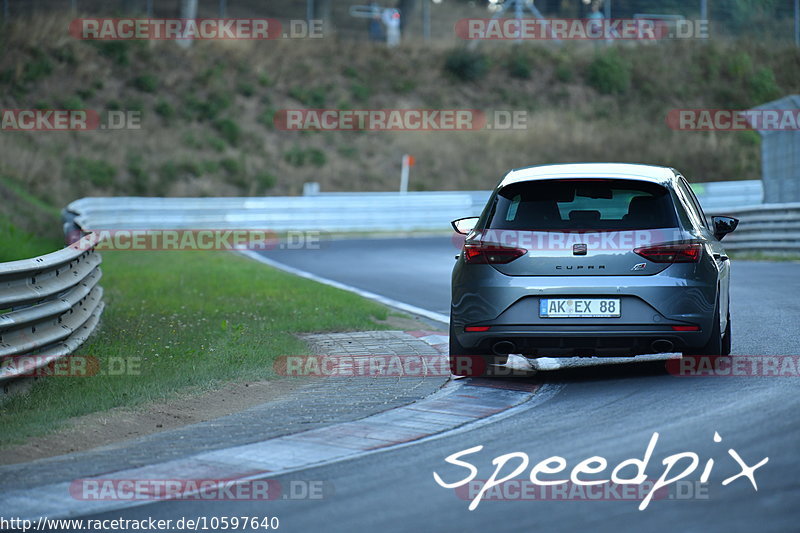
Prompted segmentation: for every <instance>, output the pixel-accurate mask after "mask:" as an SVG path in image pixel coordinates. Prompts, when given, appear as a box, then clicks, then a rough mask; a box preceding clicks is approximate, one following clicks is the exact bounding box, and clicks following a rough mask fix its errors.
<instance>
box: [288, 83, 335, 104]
mask: <svg viewBox="0 0 800 533" xmlns="http://www.w3.org/2000/svg"><path fill="white" fill-rule="evenodd" d="M328 91H329V88H328V87H315V88H313V89H309V88H307V87H292V88H291V89H289V96H291V97H292V98H294V99H295V100H297V101H298V102H300V103H301V104H303V105H304V106H306V107H309V108H312V109H321V108H323V107H325V102H326V100H327V95H328Z"/></svg>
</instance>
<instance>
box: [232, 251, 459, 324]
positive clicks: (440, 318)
mask: <svg viewBox="0 0 800 533" xmlns="http://www.w3.org/2000/svg"><path fill="white" fill-rule="evenodd" d="M238 252H239V253H240V254H242V255H244V256H247V257H249V258H250V259H255V260H256V261H258V262H260V263H264V264H265V265H269V266H271V267H274V268H277V269H280V270H283V271H284V272H289V273H290V274H294V275H296V276H300V277H301V278H306V279H310V280H313V281H316V282H318V283H324V284H325V285H330V286H331V287H336V288H337V289H342V290H345V291H349V292H353V293H355V294H358V295H359V296H362V297H364V298H368V299H370V300H374V301H376V302H380V303H382V304H384V305H388V306H389V307H394V308H396V309H400V310H401V311H406V312H407V313H411V314H414V315H419V316H424V317H425V318H428V319H430V320H435V321H436V322H441V323H442V324H448V325H449V324H450V317H449V316H447V315H443V314H441V313H436V312H434V311H429V310H427V309H423V308H421V307H417V306H416V305H411V304H407V303H405V302H400V301H398V300H393V299H392V298H387V297H386V296H381V295H380V294H375V293H374V292H369V291H365V290H363V289H359V288H358V287H353V286H352V285H347V284H346V283H340V282H338V281H334V280H332V279H328V278H323V277H321V276H317V275H316V274H312V273H311V272H306V271H305V270H300V269H299V268H295V267H291V266H289V265H284V264H283V263H279V262H278V261H274V260H272V259H269V258H267V257H264V256H263V255H261V254H259V253H258V252H255V251H253V250H238Z"/></svg>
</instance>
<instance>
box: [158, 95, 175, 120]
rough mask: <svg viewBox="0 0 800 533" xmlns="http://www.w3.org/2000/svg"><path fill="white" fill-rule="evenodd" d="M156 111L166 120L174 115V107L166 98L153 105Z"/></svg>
mask: <svg viewBox="0 0 800 533" xmlns="http://www.w3.org/2000/svg"><path fill="white" fill-rule="evenodd" d="M155 111H156V113H158V115H159V116H160V117H161V118H163V119H164V120H166V121H169V120H171V119H172V118H174V117H175V108H174V107H172V104H170V103H169V102H167V101H166V100H159V101H158V103H156V107H155Z"/></svg>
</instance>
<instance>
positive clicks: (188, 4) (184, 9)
mask: <svg viewBox="0 0 800 533" xmlns="http://www.w3.org/2000/svg"><path fill="white" fill-rule="evenodd" d="M181 18H182V19H195V18H197V0H181ZM175 42H177V43H178V45H179V46H181V47H183V48H189V47H190V46H192V40H191V39H176V40H175Z"/></svg>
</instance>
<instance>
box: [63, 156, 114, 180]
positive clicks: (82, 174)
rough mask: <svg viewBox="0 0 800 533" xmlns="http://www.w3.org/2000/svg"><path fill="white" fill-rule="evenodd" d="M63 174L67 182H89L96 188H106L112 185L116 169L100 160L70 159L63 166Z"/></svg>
mask: <svg viewBox="0 0 800 533" xmlns="http://www.w3.org/2000/svg"><path fill="white" fill-rule="evenodd" d="M64 173H65V174H66V177H67V179H68V180H69V181H72V182H80V181H87V180H88V181H89V182H90V183H91V184H92V185H95V186H97V187H107V186H109V185H111V184H112V183H114V176H116V174H117V169H115V168H114V166H113V165H112V164H111V163H108V162H107V161H103V160H102V159H89V158H87V157H72V158H69V159H67V161H66V164H65V165H64Z"/></svg>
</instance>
